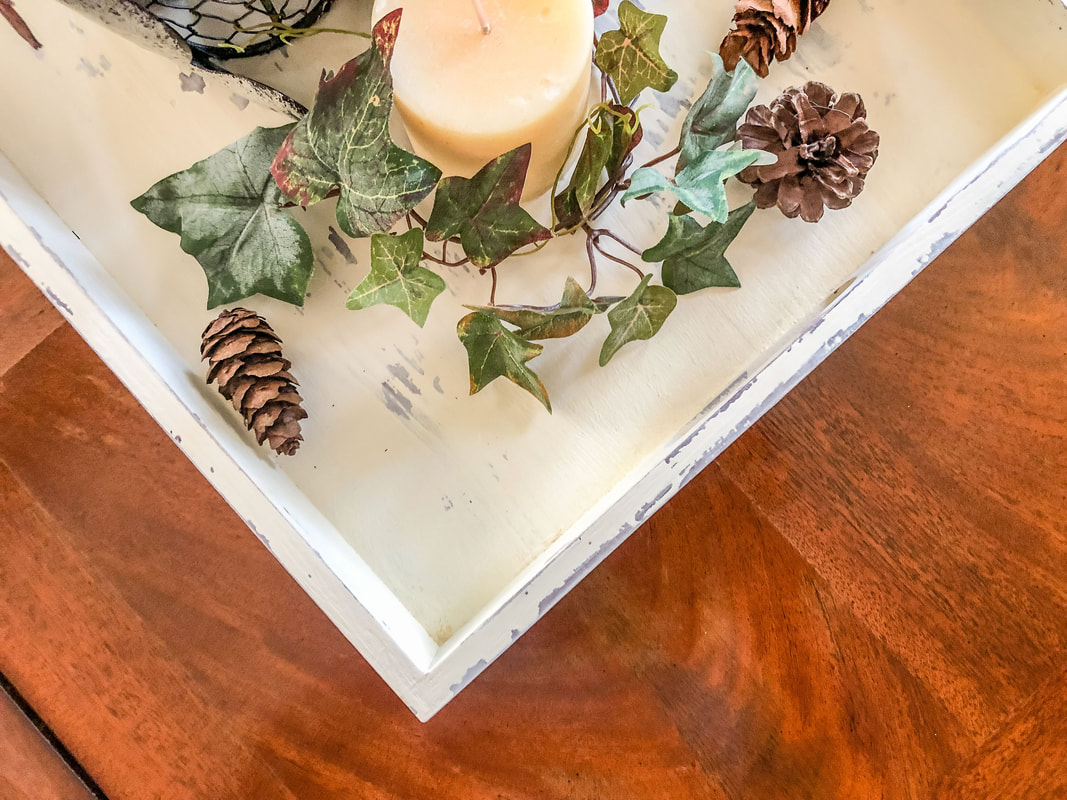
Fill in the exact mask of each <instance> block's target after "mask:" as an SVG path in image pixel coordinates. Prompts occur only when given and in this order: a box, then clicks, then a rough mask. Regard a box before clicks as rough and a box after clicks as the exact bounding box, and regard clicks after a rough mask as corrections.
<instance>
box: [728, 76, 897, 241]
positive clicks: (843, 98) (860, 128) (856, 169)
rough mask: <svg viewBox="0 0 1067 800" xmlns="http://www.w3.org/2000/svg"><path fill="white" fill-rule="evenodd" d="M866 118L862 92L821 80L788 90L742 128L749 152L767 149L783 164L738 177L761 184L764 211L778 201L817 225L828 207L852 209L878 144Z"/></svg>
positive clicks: (759, 195)
mask: <svg viewBox="0 0 1067 800" xmlns="http://www.w3.org/2000/svg"><path fill="white" fill-rule="evenodd" d="M866 117H867V110H866V108H865V107H864V105H863V99H862V98H861V97H860V96H859V95H858V94H843V95H840V96H837V95H835V94H834V90H833V89H831V88H830V87H829V86H826V85H825V84H822V83H815V82H812V83H808V84H806V85H805V86H804V87H803V88H802V89H797V88H795V87H794V88H792V89H786V90H785V91H784V92H783V93H782V94H780V95H779V96H778V97H777V98H775V100H774V102H772V103H771V105H770V107H769V108H768V107H767V106H753V107H752V108H750V109H749V111H748V116H747V117H746V118H745V123H744V124H743V125H742V126H741V127H740V128H738V131H737V133H738V137H739V138H740V139H741V143H742V144H743V145H744V147H745V149H746V150H766V151H767V152H768V153H773V154H774V155H777V156H778V163H777V164H772V165H770V166H766V167H749V168H748V169H746V170H744V171H743V172H742V173H741V174H740V175H739V176H738V177H739V178H740V179H741V180H742V181H744V182H745V183H750V184H753V185H755V187H756V205H757V206H758V207H759V208H770V207H771V206H773V205H775V204H777V205H778V208H780V209H781V211H782V213H783V214H785V215H786V216H787V217H790V218H793V217H796V216H798V215H799V216H800V217H802V218H803V219H804V221H806V222H818V221H819V220H820V219H822V215H823V207H824V206H825V207H826V208H834V209H838V208H846V207H847V206H849V205H851V204H852V199H853V198H854V197H855V196H856V195H858V194H859V193H860V192H861V191H863V181H864V178H865V177H866V175H867V172H868V171H869V170H870V168H871V167H872V166H873V165H874V161H875V159H876V158H878V143H879V137H878V134H877V133H875V132H874V131H872V130H871V129H870V128H868V127H867V120H866Z"/></svg>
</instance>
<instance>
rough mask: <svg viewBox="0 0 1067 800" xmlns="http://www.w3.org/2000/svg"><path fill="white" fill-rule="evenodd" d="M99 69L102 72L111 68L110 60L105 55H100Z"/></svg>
mask: <svg viewBox="0 0 1067 800" xmlns="http://www.w3.org/2000/svg"><path fill="white" fill-rule="evenodd" d="M100 69H101V70H103V71H104V72H107V71H108V70H109V69H111V62H110V61H108V60H107V56H103V55H102V56H100Z"/></svg>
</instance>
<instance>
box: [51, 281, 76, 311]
mask: <svg viewBox="0 0 1067 800" xmlns="http://www.w3.org/2000/svg"><path fill="white" fill-rule="evenodd" d="M44 294H45V297H47V298H48V299H49V300H51V301H52V304H53V305H54V306H55V307H56V308H61V309H63V312H64V313H65V314H66V315H67V316H68V317H73V316H74V312H73V311H71V310H70V306H68V305H67V304H66V303H64V302H63V301H62V300H60V299H59V297H57V296H56V293H55V292H53V291H52V290H51V289H49V288H48V287H47V286H46V287H45V289H44Z"/></svg>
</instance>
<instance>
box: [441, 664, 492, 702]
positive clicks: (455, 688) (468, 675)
mask: <svg viewBox="0 0 1067 800" xmlns="http://www.w3.org/2000/svg"><path fill="white" fill-rule="evenodd" d="M488 666H489V662H488V661H486V660H485V659H484V658H482V659H479V661H478V663H477V664H475V665H474V666H473V667H471V668H470V669H468V670H467V671H466V672H465V673H463V677H462V678H460V679H459V680H458V681H457V682H456V683H453V684H452V685H451V686H449V687H448V690H449V691H450V692H451V693H452V694H454V695H455V694H459V693H460V691H462V690H463V689H465V688H466V686H467V684H469V683H470V682H471V681H473V680H474V679H475V678H477V677H478V675H479V674H481V672H482V670H484V669H485V668H486V667H488Z"/></svg>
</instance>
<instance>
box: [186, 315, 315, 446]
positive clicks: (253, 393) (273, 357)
mask: <svg viewBox="0 0 1067 800" xmlns="http://www.w3.org/2000/svg"><path fill="white" fill-rule="evenodd" d="M200 356H201V358H205V359H207V360H208V364H209V366H208V373H207V382H208V383H211V382H212V381H216V380H217V381H218V384H219V392H220V393H221V394H222V396H223V397H225V398H226V399H227V400H229V401H230V402H231V403H233V407H234V408H235V409H237V410H238V411H239V412H240V413H241V416H242V417H243V418H244V422H245V427H247V428H248V430H250V431H254V432H255V434H256V442H258V443H259V444H263V442H264V440H269V442H270V446H271V448H272V449H273V450H274V451H275V452H276V453H278V454H280V455H286V456H291V455H293V454H294V453H296V451H297V448H299V447H300V442H302V441H303V438H304V437H302V436H301V435H300V420H302V419H305V418H306V417H307V412H306V411H305V410H304V409H303V408H302V407H301V406H300V403H301V402H302V399H301V397H300V395H299V394H298V393H297V391H296V385H297V384H296V380H295V379H294V378H293V376H292V375H290V374H289V367H290V366H292V365H291V364H290V363H289V361H288V360H287V359H285V358H283V357H282V348H281V339H279V338H278V335H277V334H276V333H275V332H274V329H273V328H271V326H270V325H268V324H267V321H266V320H265V319H263V317H261V316H259V315H258V314H256V312H255V311H249V310H248V309H247V308H235V309H232V310H230V311H223V312H222V313H221V314H219V316H218V318H217V319H215V321H214V322H212V323H211V324H210V325H208V326H207V328H206V329H205V330H204V334H203V340H202V342H201V344H200Z"/></svg>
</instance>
